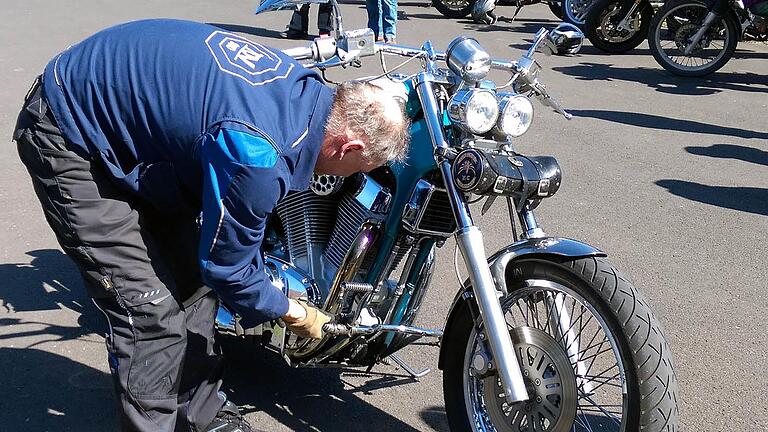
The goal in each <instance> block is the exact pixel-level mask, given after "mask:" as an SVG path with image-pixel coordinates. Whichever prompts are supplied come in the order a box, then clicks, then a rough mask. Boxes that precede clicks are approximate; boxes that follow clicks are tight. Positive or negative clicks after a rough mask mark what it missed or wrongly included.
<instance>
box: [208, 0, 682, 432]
mask: <svg viewBox="0 0 768 432" xmlns="http://www.w3.org/2000/svg"><path fill="white" fill-rule="evenodd" d="M333 3H334V7H335V8H336V23H335V27H336V30H335V37H334V38H318V39H315V40H314V42H313V43H312V44H311V45H310V46H308V47H297V48H292V49H287V50H284V51H283V52H284V53H286V54H288V55H290V56H292V57H293V58H295V59H297V60H299V61H302V62H305V65H306V66H308V67H314V68H317V69H319V70H321V71H323V72H324V71H326V70H327V69H330V68H334V67H351V66H355V65H356V64H359V62H361V61H363V60H364V59H365V58H367V57H374V56H380V57H381V61H382V68H383V69H384V73H383V74H382V75H381V76H382V77H383V78H386V79H387V80H388V82H390V83H391V84H393V85H394V86H395V87H396V88H397V89H400V90H401V91H400V92H399V93H398V94H399V95H400V96H399V97H400V98H401V100H402V101H403V102H404V104H405V107H406V113H407V114H408V116H409V117H410V118H411V128H410V134H411V136H410V147H409V151H408V156H407V159H406V160H405V161H404V162H395V163H390V164H389V165H388V166H385V167H381V168H379V169H376V170H374V171H371V172H370V173H367V174H362V173H361V174H357V175H355V176H352V177H347V178H340V177H329V176H318V177H315V178H314V180H313V183H312V186H311V188H310V189H309V190H307V191H303V192H294V193H291V194H289V195H288V196H287V197H285V198H284V199H283V200H281V201H280V203H279V204H278V206H277V208H276V211H275V215H274V217H273V221H272V222H271V223H270V224H269V225H270V227H269V230H268V233H267V234H266V235H265V241H264V245H263V252H264V259H265V261H266V267H267V269H268V273H270V275H271V279H272V282H273V284H274V285H275V286H277V287H279V288H280V289H282V290H283V291H284V292H285V293H286V295H288V296H289V297H291V298H294V299H297V300H302V301H307V302H311V303H312V304H313V305H315V306H317V307H319V308H322V309H323V310H324V311H326V313H328V314H329V315H331V316H333V317H334V320H333V322H331V323H329V324H326V325H325V326H324V333H325V335H324V337H323V339H320V340H308V339H300V338H298V337H297V336H296V335H292V334H289V332H288V331H286V329H285V327H284V326H283V325H282V323H281V322H279V321H275V322H267V323H264V324H262V325H260V326H259V327H257V328H252V329H243V328H241V326H240V325H239V321H238V318H237V316H236V314H234V313H232V311H231V310H230V309H228V308H227V307H226V305H222V306H221V307H220V309H219V311H218V316H217V327H218V329H219V331H220V332H222V333H225V334H233V335H235V337H254V338H259V339H260V340H261V342H262V343H263V344H264V345H266V346H267V347H268V348H270V349H272V350H274V351H276V352H278V353H280V354H281V355H282V356H283V357H284V358H285V359H286V360H287V361H288V362H289V363H290V364H291V365H292V366H296V367H328V366H340V367H367V368H369V369H370V368H372V367H374V366H375V365H376V364H378V363H380V362H382V361H384V360H391V361H394V362H395V363H397V364H398V365H400V366H401V367H402V368H403V370H405V371H406V372H408V373H409V374H411V375H412V376H413V377H414V378H418V377H420V376H422V375H423V374H424V373H426V372H427V371H417V370H414V368H412V367H410V366H409V365H408V364H407V363H405V362H404V361H403V360H402V359H400V358H399V357H398V356H397V352H398V351H399V350H401V349H402V348H404V347H406V346H408V345H411V344H414V343H417V342H418V343H423V342H424V341H427V343H431V344H435V345H439V347H440V354H439V360H438V365H439V367H440V368H441V369H442V370H443V371H444V373H443V377H444V381H443V390H444V397H445V406H446V412H447V416H448V421H449V424H450V428H451V430H452V431H454V432H459V431H475V432H481V431H497V432H506V431H553V432H561V431H595V430H601V431H639V430H644V431H673V430H677V429H676V425H677V417H678V410H677V405H676V404H677V396H676V393H677V382H676V378H675V373H674V370H673V365H672V358H671V353H670V350H669V346H668V344H667V342H666V340H665V338H664V336H663V332H662V328H661V325H660V324H659V322H658V321H657V319H656V318H655V316H654V314H653V312H652V311H651V309H650V306H649V304H648V302H647V301H646V300H645V298H644V297H643V296H642V295H641V294H640V293H639V292H638V290H637V289H636V288H635V287H633V286H632V285H631V284H630V283H629V282H628V281H627V280H626V279H625V278H624V277H623V276H622V275H621V274H620V273H619V272H618V271H617V270H616V269H615V268H614V267H612V266H611V265H610V264H609V263H608V261H607V260H606V258H605V257H606V254H605V253H604V252H602V251H600V250H598V249H596V248H594V247H592V246H589V245H587V244H584V243H581V242H578V241H576V240H571V239H567V238H563V237H554V236H548V235H546V234H545V233H544V230H543V228H542V226H541V225H540V224H539V222H538V221H537V219H536V216H535V214H534V210H535V208H536V206H538V205H540V204H541V203H542V202H543V201H544V200H545V199H547V198H549V197H552V196H553V195H554V194H555V193H556V192H557V191H558V189H559V187H560V184H561V177H562V176H561V171H560V167H559V165H558V163H557V160H556V159H555V158H554V157H551V156H529V155H523V154H520V153H518V152H516V151H515V150H514V147H513V144H512V140H513V139H514V138H515V137H519V136H521V135H522V134H524V133H525V132H526V131H527V130H528V128H529V127H530V125H531V122H532V120H533V115H534V111H533V104H532V103H531V99H537V100H539V101H540V102H541V103H542V104H543V105H545V106H547V107H550V108H552V109H553V110H554V111H556V112H558V113H560V114H562V115H563V116H565V117H566V118H570V117H571V116H570V114H568V113H567V112H566V111H565V110H564V109H563V108H561V107H560V105H559V104H558V103H557V102H556V101H555V99H554V98H553V97H552V96H551V95H550V94H549V93H548V92H547V89H546V88H545V86H544V85H543V84H542V83H541V82H540V80H539V72H540V70H541V68H540V66H539V64H538V63H537V61H536V60H535V59H534V56H535V54H536V53H537V52H540V51H541V52H544V53H549V54H552V53H573V52H575V51H577V50H578V49H579V48H580V46H581V42H582V39H583V35H582V34H581V33H580V32H579V31H578V29H575V28H574V27H572V26H568V25H567V24H563V25H561V26H559V27H558V28H556V29H553V30H551V31H547V30H545V29H543V28H542V29H541V30H540V31H539V32H538V33H537V34H536V36H535V39H534V42H533V43H532V45H531V47H530V49H529V50H528V51H527V53H525V54H524V55H523V56H522V57H521V58H519V59H518V60H517V61H509V60H502V59H492V58H491V57H490V55H489V54H488V53H487V52H486V51H485V50H484V49H483V48H482V46H481V45H480V44H479V43H478V42H477V41H476V40H475V39H471V38H466V37H458V38H456V39H454V40H453V41H452V42H451V43H450V45H449V46H448V48H447V50H446V51H444V52H443V51H438V50H436V49H435V48H434V47H433V45H432V44H431V43H430V42H429V41H427V42H425V43H424V44H423V45H422V46H421V47H418V48H415V47H407V46H402V45H392V44H384V43H378V42H375V38H374V34H373V32H372V31H371V30H370V29H362V30H353V31H343V28H342V23H341V13H340V10H339V8H338V5H337V4H336V3H335V1H334V2H333ZM295 4H296V1H295V0H265V1H264V2H263V3H262V4H261V5H260V6H259V9H258V10H257V13H260V12H263V11H269V10H279V9H285V8H290V7H293V6H295ZM385 55H391V56H399V57H404V58H406V60H405V61H404V62H403V63H401V64H400V65H398V66H397V67H394V68H392V69H388V68H387V66H386V64H385V62H384V60H383V59H384V56H385ZM414 61H419V62H420V64H421V69H420V72H418V73H415V74H412V75H407V76H406V75H402V74H399V73H396V70H398V69H399V67H400V66H403V65H404V64H405V63H411V62H414ZM491 69H494V70H498V71H501V72H502V73H504V74H508V76H509V79H508V81H507V82H506V83H504V84H501V85H497V84H495V83H494V82H492V81H490V80H488V79H486V77H487V74H488V73H489V72H490V70H491ZM366 80H368V79H366ZM507 88H509V90H507V91H504V89H507ZM393 97H394V96H393ZM480 198H483V199H486V201H485V204H484V206H483V208H484V209H486V210H487V209H488V208H489V207H490V206H492V205H493V203H494V202H495V201H499V202H504V203H506V206H507V209H508V211H509V216H510V231H512V233H513V234H514V239H515V241H514V242H513V243H512V244H510V245H509V246H507V247H505V248H504V249H502V250H499V251H498V252H496V253H494V254H492V255H491V256H490V257H487V256H486V253H485V250H484V243H483V234H482V233H481V230H480V228H479V227H478V226H477V225H476V223H475V219H474V218H473V215H472V212H471V211H470V206H469V205H470V203H472V202H475V201H477V200H478V199H480ZM518 227H519V232H518ZM451 236H453V237H454V238H455V240H456V244H457V255H458V252H460V255H461V257H462V258H463V262H464V264H465V266H466V268H467V271H468V272H469V277H468V278H467V279H466V280H465V281H464V283H463V284H461V285H460V286H458V287H457V288H456V289H454V290H452V291H455V296H454V300H453V304H452V306H451V308H450V311H449V312H448V315H447V319H446V323H445V326H444V327H443V328H442V329H428V328H421V327H417V326H415V325H414V322H415V320H416V318H417V316H418V312H419V310H420V307H421V306H422V303H423V301H424V298H425V293H426V290H427V289H428V288H430V281H431V276H432V272H433V270H434V264H435V259H436V254H435V250H436V248H438V247H441V246H442V245H444V243H445V241H446V240H447V239H448V238H449V237H451ZM457 272H458V268H457ZM438 289H439V288H438ZM430 341H431V342H430Z"/></svg>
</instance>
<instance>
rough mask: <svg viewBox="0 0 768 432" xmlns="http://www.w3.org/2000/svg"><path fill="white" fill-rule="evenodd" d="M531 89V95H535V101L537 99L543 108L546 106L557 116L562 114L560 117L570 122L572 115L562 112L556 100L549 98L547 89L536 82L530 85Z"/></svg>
mask: <svg viewBox="0 0 768 432" xmlns="http://www.w3.org/2000/svg"><path fill="white" fill-rule="evenodd" d="M531 88H532V89H533V93H534V94H535V95H536V99H538V100H539V102H541V103H542V104H543V105H544V106H548V107H550V108H552V109H553V110H554V111H555V112H557V113H558V114H562V116H563V117H565V119H566V120H570V119H572V118H573V114H571V113H569V112H568V111H566V110H564V109H563V107H561V106H560V104H559V103H558V102H557V100H555V98H553V97H552V96H550V95H549V93H548V92H547V89H546V88H545V87H544V86H543V85H542V84H540V83H539V82H538V81H537V82H535V83H532V84H531Z"/></svg>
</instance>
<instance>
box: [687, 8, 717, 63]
mask: <svg viewBox="0 0 768 432" xmlns="http://www.w3.org/2000/svg"><path fill="white" fill-rule="evenodd" d="M717 16H718V15H717V14H716V13H715V12H709V13H708V14H707V17H706V18H704V24H702V25H701V28H700V29H699V30H698V31H697V32H696V34H694V35H693V37H692V38H691V39H690V40H689V41H688V46H687V47H685V51H683V54H685V55H687V56H688V55H691V53H692V52H693V49H694V48H695V47H696V46H697V45H698V44H699V42H701V38H703V37H704V33H706V32H707V30H709V28H710V27H711V26H712V24H713V23H714V22H715V20H716V19H717Z"/></svg>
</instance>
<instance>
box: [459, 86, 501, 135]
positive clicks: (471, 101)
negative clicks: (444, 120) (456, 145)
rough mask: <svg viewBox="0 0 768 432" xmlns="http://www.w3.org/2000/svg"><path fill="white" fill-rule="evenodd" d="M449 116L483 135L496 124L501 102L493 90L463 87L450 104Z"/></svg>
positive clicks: (464, 126)
mask: <svg viewBox="0 0 768 432" xmlns="http://www.w3.org/2000/svg"><path fill="white" fill-rule="evenodd" d="M448 117H450V119H451V120H452V121H453V122H454V123H457V124H458V125H459V126H462V127H463V128H465V129H466V130H468V131H469V132H471V133H473V134H477V135H481V134H484V133H486V132H488V131H489V130H491V129H492V128H493V126H494V125H495V124H496V120H497V119H498V117H499V104H498V102H497V101H496V96H495V95H494V94H493V92H491V91H488V90H478V89H469V88H467V89H461V90H459V91H457V92H456V94H454V95H453V97H452V98H451V101H450V103H449V104H448Z"/></svg>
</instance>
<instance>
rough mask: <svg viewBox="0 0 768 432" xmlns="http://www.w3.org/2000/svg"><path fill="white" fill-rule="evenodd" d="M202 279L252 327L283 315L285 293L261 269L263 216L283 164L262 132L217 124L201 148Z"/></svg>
mask: <svg viewBox="0 0 768 432" xmlns="http://www.w3.org/2000/svg"><path fill="white" fill-rule="evenodd" d="M201 160H202V164H203V211H202V227H201V236H200V247H199V251H198V252H199V259H200V268H201V271H202V276H203V280H204V281H205V283H206V284H207V285H209V286H210V287H211V288H212V289H213V290H214V291H216V293H217V294H218V295H219V297H220V298H221V299H222V300H223V301H224V302H225V303H226V304H227V305H229V306H231V307H233V308H234V309H235V311H237V313H238V314H240V316H241V317H242V324H243V326H244V327H252V326H255V325H257V324H260V323H262V322H265V321H269V320H272V319H275V318H278V317H280V316H283V315H285V314H286V313H287V311H288V298H287V297H286V296H285V295H284V294H283V292H282V291H281V290H280V289H279V288H277V287H275V286H273V285H272V283H271V281H270V279H269V277H268V276H267V274H266V272H265V269H264V258H263V256H262V253H261V244H262V240H263V239H264V230H265V226H266V220H267V218H268V216H269V214H270V213H271V212H272V210H273V209H274V207H275V205H276V204H277V201H278V200H279V199H280V198H281V197H282V196H283V195H285V193H286V192H287V190H288V186H289V185H288V183H287V180H286V175H285V170H284V169H283V168H282V166H283V163H282V161H281V160H280V158H279V157H278V153H277V151H276V149H275V146H273V145H272V144H271V143H270V142H269V141H268V140H267V139H265V138H264V137H262V136H259V135H256V134H251V133H247V132H242V131H239V130H230V129H220V130H219V131H218V133H217V134H216V136H212V135H208V136H206V137H205V139H204V140H203V147H202V150H201Z"/></svg>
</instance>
